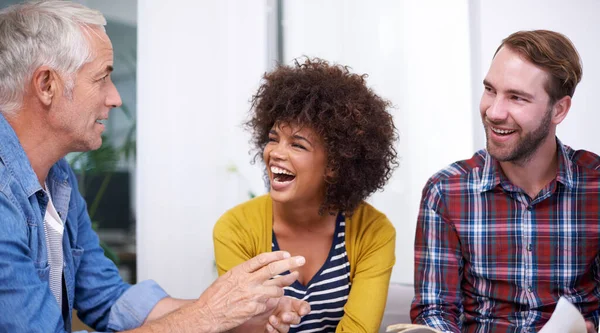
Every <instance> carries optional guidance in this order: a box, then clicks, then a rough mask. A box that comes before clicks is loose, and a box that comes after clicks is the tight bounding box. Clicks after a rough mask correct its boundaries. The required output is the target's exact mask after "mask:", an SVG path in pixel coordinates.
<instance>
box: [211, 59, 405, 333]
mask: <svg viewBox="0 0 600 333" xmlns="http://www.w3.org/2000/svg"><path fill="white" fill-rule="evenodd" d="M365 78H366V75H357V74H352V73H350V71H349V70H348V68H347V67H343V66H339V65H331V64H329V63H328V62H326V61H323V60H320V59H306V60H305V61H304V62H303V63H297V62H296V64H295V66H284V65H279V66H278V67H277V68H276V69H275V70H274V71H272V72H270V73H267V74H265V76H264V77H263V82H262V85H261V86H260V88H259V89H258V92H257V93H256V94H255V95H254V96H253V99H252V110H251V117H250V120H249V121H248V122H247V123H246V126H247V128H248V129H249V130H250V131H251V133H252V138H253V139H252V142H253V145H254V148H255V149H256V153H257V154H256V156H255V160H256V158H260V157H262V161H263V162H264V164H265V166H266V179H267V184H268V186H269V194H267V195H264V196H260V197H257V198H254V199H252V200H250V201H247V202H245V203H243V204H241V205H239V206H237V207H235V208H233V209H231V210H229V211H228V212H226V213H225V214H224V215H223V216H222V217H221V218H220V219H219V221H218V222H217V223H216V225H215V228H214V234H213V237H214V246H215V257H216V263H217V268H218V271H219V274H224V273H225V272H227V271H228V270H230V269H231V268H232V267H234V266H235V265H237V264H240V263H242V262H244V261H246V260H248V259H250V258H252V257H254V256H256V255H257V254H259V253H262V252H268V251H277V250H284V251H287V252H289V253H290V254H291V255H301V256H303V257H304V258H306V264H305V265H304V266H302V267H300V268H299V269H298V270H297V271H295V272H292V273H290V274H294V275H296V276H297V280H296V281H295V282H294V283H293V284H292V285H291V286H289V287H286V288H285V295H286V296H290V297H295V298H298V299H303V300H305V301H306V302H308V303H309V304H310V307H311V311H310V313H309V314H307V315H305V316H304V317H302V319H301V321H300V323H299V324H293V325H291V326H289V325H288V323H280V322H277V321H276V320H275V316H272V314H274V313H275V312H278V311H291V310H293V309H285V305H284V304H283V303H285V301H280V303H282V304H272V306H270V308H269V309H268V310H267V311H266V313H265V315H264V316H262V317H261V318H258V319H255V320H254V321H253V322H249V323H247V324H245V326H244V327H240V328H238V331H240V332H259V331H263V332H264V330H265V325H266V327H267V328H268V331H272V332H276V331H287V329H288V328H289V331H290V332H355V333H358V332H369V333H371V332H376V331H378V329H379V326H380V324H381V319H382V316H383V312H384V308H385V304H386V298H387V291H388V285H389V280H390V275H391V272H392V267H393V266H394V262H395V256H394V249H395V239H396V232H395V229H394V227H393V226H392V224H391V223H390V221H389V220H388V219H387V217H386V216H385V215H384V214H383V213H381V212H379V211H378V210H376V209H375V208H374V207H372V206H371V205H369V204H368V203H366V202H365V201H364V200H365V199H366V198H367V197H368V196H369V195H371V194H372V193H373V192H375V191H377V190H382V189H383V187H384V185H385V184H386V182H387V181H388V179H389V178H390V176H391V173H392V171H393V169H394V168H395V167H396V166H397V161H396V151H395V149H394V144H395V141H396V138H397V134H396V128H395V127H394V124H393V121H392V116H391V115H390V113H388V108H389V107H390V103H389V102H388V101H386V100H384V99H382V98H380V97H379V96H377V95H376V94H375V93H374V92H373V91H372V90H371V89H369V88H368V87H367V85H366V81H365ZM278 313H279V314H280V313H281V312H278ZM280 318H281V317H280ZM283 318H285V317H283Z"/></svg>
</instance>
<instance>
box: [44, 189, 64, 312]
mask: <svg viewBox="0 0 600 333" xmlns="http://www.w3.org/2000/svg"><path fill="white" fill-rule="evenodd" d="M46 194H47V195H48V206H47V208H46V213H45V215H44V234H45V236H46V247H47V251H48V266H49V267H50V274H49V275H50V278H49V281H48V282H49V287H50V291H51V292H52V295H54V298H56V302H57V303H58V304H59V305H61V306H62V298H63V295H62V276H63V246H62V240H63V232H64V225H63V223H62V220H61V219H60V216H59V215H58V212H57V211H56V209H55V208H54V203H53V202H52V198H51V197H50V192H46Z"/></svg>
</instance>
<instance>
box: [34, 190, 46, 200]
mask: <svg viewBox="0 0 600 333" xmlns="http://www.w3.org/2000/svg"><path fill="white" fill-rule="evenodd" d="M35 195H37V196H38V198H43V197H44V192H42V191H39V192H37V193H36V194H35Z"/></svg>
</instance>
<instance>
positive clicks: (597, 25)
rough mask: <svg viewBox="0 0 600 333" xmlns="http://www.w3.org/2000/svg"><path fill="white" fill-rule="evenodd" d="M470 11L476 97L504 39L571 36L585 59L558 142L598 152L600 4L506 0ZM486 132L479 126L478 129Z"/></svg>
mask: <svg viewBox="0 0 600 333" xmlns="http://www.w3.org/2000/svg"><path fill="white" fill-rule="evenodd" d="M474 7H475V8H474V10H473V12H472V16H471V18H472V20H473V21H474V24H475V25H477V26H479V27H480V29H479V39H478V40H476V41H475V42H474V43H473V45H477V46H478V47H476V48H475V49H474V50H473V51H474V54H475V57H477V58H478V59H477V60H476V62H478V63H479V65H480V67H479V68H474V72H478V73H477V74H476V76H479V77H480V79H479V82H477V85H474V95H476V96H481V93H482V91H483V86H482V84H481V82H482V81H483V78H484V76H485V74H486V73H487V70H488V68H489V66H490V63H491V60H492V56H493V55H494V52H495V51H496V48H497V47H498V45H499V44H500V43H501V42H502V39H503V38H505V37H507V36H508V35H510V34H511V33H513V32H515V31H519V30H531V29H548V30H555V31H558V32H561V33H563V34H565V35H567V37H569V38H570V39H571V40H572V41H573V43H574V44H575V47H576V48H577V50H578V51H579V54H580V55H581V58H582V60H583V79H582V81H581V83H580V84H579V86H577V90H576V91H575V96H574V98H573V104H572V107H571V111H570V113H569V115H568V116H567V118H566V119H565V121H564V122H563V123H562V124H561V125H559V126H558V131H557V132H558V134H557V135H558V137H559V138H560V139H561V140H562V141H563V143H566V144H568V145H570V146H572V147H573V148H576V149H588V150H591V151H594V152H596V153H600V140H599V137H598V124H599V123H600V112H598V102H597V100H598V99H597V96H598V89H600V61H599V59H600V43H599V42H598V41H599V38H600V21H599V20H598V16H599V15H600V1H597V0H578V1H572V2H567V1H561V0H529V1H519V0H505V1H477V3H476V5H475V6H474ZM475 130H476V131H478V133H483V129H482V127H481V125H480V124H478V126H477V127H476V128H475ZM477 139H478V140H477V142H476V146H478V148H482V147H484V145H485V137H484V136H483V134H481V135H478V136H477Z"/></svg>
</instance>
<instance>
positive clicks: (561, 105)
mask: <svg viewBox="0 0 600 333" xmlns="http://www.w3.org/2000/svg"><path fill="white" fill-rule="evenodd" d="M570 109H571V96H568V95H567V96H564V97H563V98H561V99H559V100H558V101H556V103H554V106H553V107H552V123H553V124H555V125H558V124H560V123H561V122H562V121H563V120H564V119H565V117H566V116H567V114H568V113H569V110H570Z"/></svg>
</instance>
